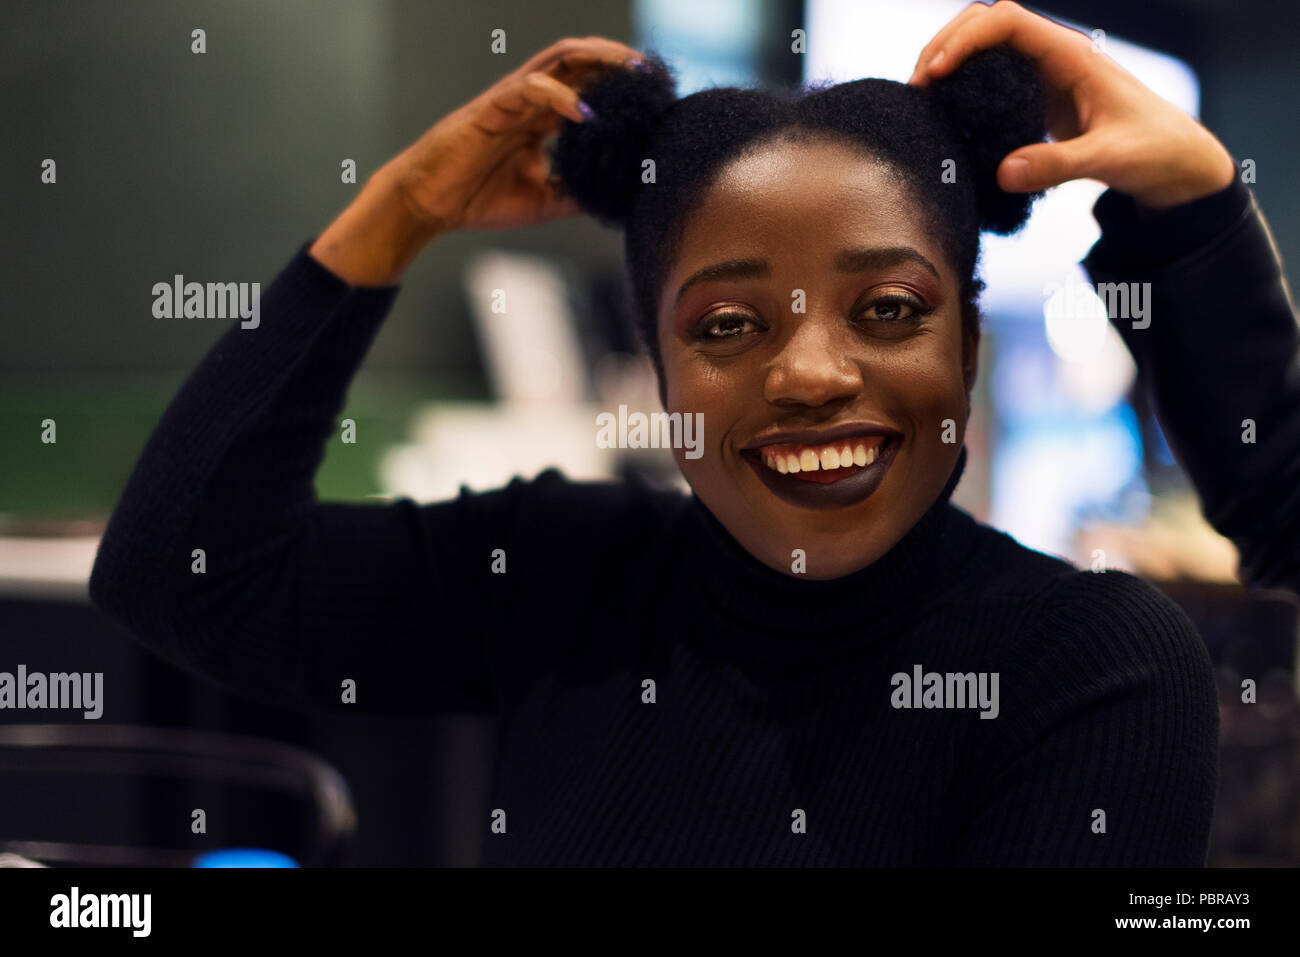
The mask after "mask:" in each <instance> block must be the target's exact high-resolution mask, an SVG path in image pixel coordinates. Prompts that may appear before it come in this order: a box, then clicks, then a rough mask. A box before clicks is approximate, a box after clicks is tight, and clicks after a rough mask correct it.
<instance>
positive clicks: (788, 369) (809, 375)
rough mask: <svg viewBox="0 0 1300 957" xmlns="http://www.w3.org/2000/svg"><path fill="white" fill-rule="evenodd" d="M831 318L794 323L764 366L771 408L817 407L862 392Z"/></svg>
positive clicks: (808, 318) (858, 373)
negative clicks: (782, 342)
mask: <svg viewBox="0 0 1300 957" xmlns="http://www.w3.org/2000/svg"><path fill="white" fill-rule="evenodd" d="M837 325H838V324H837V323H836V321H835V319H834V318H833V317H830V316H827V317H814V316H813V315H812V314H811V313H809V314H808V315H806V316H802V317H800V318H799V320H798V324H797V325H796V326H795V328H794V330H793V332H791V334H790V335H789V337H788V338H787V339H786V341H785V343H784V345H783V346H782V348H781V351H780V352H779V353H778V354H777V355H776V357H775V358H774V359H773V360H772V363H771V365H770V366H769V367H768V370H767V376H766V379H765V380H764V384H763V392H764V396H765V398H766V399H767V401H769V402H771V403H773V404H775V405H806V406H820V405H825V404H826V403H828V402H834V401H835V400H837V399H849V398H852V397H853V396H855V395H857V394H858V393H859V392H860V391H861V390H862V385H863V382H862V373H861V370H860V369H859V368H858V366H857V364H856V363H855V362H853V361H852V359H851V358H850V357H849V353H848V347H849V343H847V342H845V341H844V340H843V338H842V337H841V336H840V335H839V334H838V330H837V328H836V327H837Z"/></svg>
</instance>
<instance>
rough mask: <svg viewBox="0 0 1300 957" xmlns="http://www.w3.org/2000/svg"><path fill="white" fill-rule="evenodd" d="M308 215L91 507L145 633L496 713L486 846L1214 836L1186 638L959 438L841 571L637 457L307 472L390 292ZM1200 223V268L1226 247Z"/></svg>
mask: <svg viewBox="0 0 1300 957" xmlns="http://www.w3.org/2000/svg"><path fill="white" fill-rule="evenodd" d="M1106 195H1107V196H1110V195H1112V194H1106ZM1198 202H1200V203H1202V205H1203V206H1205V201H1198ZM1220 206H1221V207H1222V210H1223V212H1222V215H1223V217H1224V218H1223V220H1222V221H1221V222H1220V223H1219V229H1220V230H1224V229H1227V228H1228V227H1229V225H1233V224H1235V223H1236V220H1235V219H1230V217H1229V213H1230V212H1231V211H1230V210H1229V209H1228V207H1227V206H1226V205H1224V204H1223V203H1222V202H1220ZM1209 207H1213V203H1212V202H1211V203H1209ZM1094 213H1095V214H1096V215H1097V216H1098V219H1099V221H1100V222H1101V223H1102V227H1103V235H1102V239H1101V240H1100V241H1099V243H1098V245H1097V247H1094V251H1093V253H1094V256H1095V257H1096V261H1099V262H1100V261H1102V260H1103V259H1104V261H1105V262H1106V263H1107V269H1108V273H1107V275H1108V276H1120V275H1123V274H1124V270H1125V264H1124V260H1123V257H1119V258H1118V259H1117V258H1115V256H1114V255H1111V250H1112V247H1113V251H1114V252H1116V253H1118V252H1119V251H1121V250H1122V249H1123V248H1124V245H1123V244H1124V239H1125V237H1126V236H1131V235H1133V234H1135V233H1138V232H1140V233H1141V235H1142V236H1143V237H1144V244H1143V246H1142V254H1143V255H1144V256H1147V257H1151V256H1152V255H1158V251H1157V250H1153V248H1152V244H1159V243H1162V244H1163V247H1162V248H1163V250H1164V252H1163V255H1164V257H1165V258H1164V261H1166V262H1173V261H1176V260H1178V259H1179V258H1180V257H1183V256H1185V255H1187V253H1188V252H1189V248H1188V247H1186V246H1185V242H1186V241H1188V233H1187V231H1186V230H1177V229H1175V230H1169V231H1166V232H1165V233H1163V234H1161V233H1160V232H1159V230H1158V228H1154V227H1153V226H1152V223H1149V222H1148V223H1141V224H1139V223H1138V222H1137V220H1136V218H1135V217H1134V215H1133V211H1132V207H1131V203H1128V204H1126V203H1125V198H1123V197H1120V198H1119V199H1118V200H1107V199H1106V196H1103V200H1102V201H1099V203H1098V206H1097V207H1096V208H1095V210H1094ZM1157 225H1158V220H1157ZM1206 228H1209V227H1206ZM1210 234H1211V236H1212V237H1213V236H1215V235H1217V234H1215V233H1213V230H1211V231H1210ZM1194 241H1195V242H1199V243H1201V244H1202V245H1204V244H1205V243H1206V242H1207V240H1206V239H1205V237H1204V236H1199V235H1198V236H1196V237H1194ZM309 246H310V243H307V244H304V245H303V246H302V247H301V248H300V249H299V250H298V252H297V253H296V255H295V256H294V257H293V258H292V260H291V261H290V262H289V263H288V265H287V266H286V267H285V268H284V269H283V270H282V271H281V272H280V274H279V275H278V277H276V278H275V281H274V282H273V283H272V284H270V286H269V287H267V288H266V290H265V292H264V294H263V296H262V301H261V324H260V327H259V328H257V329H255V330H244V329H240V328H239V327H238V325H237V324H235V325H234V326H232V328H231V329H230V330H229V331H228V332H226V333H224V334H223V335H222V336H221V337H220V339H219V340H218V341H217V342H216V343H215V345H214V346H213V347H212V349H211V350H210V351H209V353H208V354H207V356H206V357H205V358H204V359H203V360H202V362H201V363H200V364H199V365H198V367H197V368H196V369H195V370H194V372H193V373H192V374H191V376H190V377H189V378H188V379H187V381H186V383H185V384H184V386H183V387H182V388H181V390H180V392H179V393H178V394H177V396H176V397H175V398H174V399H173V401H172V403H171V404H170V406H169V407H168V408H167V410H166V412H165V413H164V414H163V416H162V418H161V420H160V422H159V424H158V426H157V427H156V429H155V432H154V434H153V436H152V437H151V438H150V440H149V442H148V444H147V446H146V448H145V450H144V452H143V454H142V455H141V458H140V460H139V462H138V463H137V465H136V468H135V471H134V472H133V473H132V476H131V478H130V480H129V482H128V485H127V487H126V490H125V492H124V493H123V496H122V499H121V501H120V502H119V504H118V506H117V508H116V510H115V512H114V514H113V516H112V519H111V521H110V523H109V526H108V530H107V532H106V534H105V536H104V539H103V542H102V544H101V546H100V550H99V554H98V556H97V559H96V562H95V566H94V571H93V573H92V577H91V581H90V591H91V596H92V599H93V600H94V602H95V603H96V604H97V605H98V606H99V607H100V608H101V609H103V610H104V611H105V612H107V613H108V614H110V615H111V616H113V617H114V618H115V619H117V620H118V621H119V622H121V623H123V624H124V625H125V626H126V627H128V628H129V629H130V630H131V631H132V632H133V633H134V634H135V635H136V636H137V637H138V638H139V640H140V641H141V642H143V643H144V644H145V645H146V646H147V647H149V648H151V649H153V650H154V651H156V652H157V653H158V654H159V655H161V656H163V657H164V658H166V659H168V660H170V661H172V662H174V663H176V664H178V665H180V666H181V667H183V668H185V669H187V670H190V671H192V672H195V673H198V674H202V675H206V676H208V677H210V678H212V679H215V680H216V681H218V682H220V683H221V684H222V685H223V686H225V687H227V688H230V689H234V690H236V691H239V692H242V693H244V694H247V695H250V696H253V697H255V698H258V699H260V700H263V701H266V702H269V703H273V704H279V705H283V706H288V707H298V708H304V709H328V710H332V711H335V712H345V713H354V714H362V713H368V714H427V713H440V712H455V711H468V712H481V713H494V714H496V715H498V716H499V719H500V720H499V729H500V731H499V742H498V748H497V753H496V764H495V775H494V782H493V787H492V794H491V801H490V807H489V808H488V809H485V815H484V819H483V828H484V839H483V854H482V863H484V864H485V865H723V866H727V865H776V866H784V865H794V866H800V865H867V866H874V865H920V866H925V865H938V866H954V865H955V866H963V865H965V866H971V865H973V866H980V865H1174V866H1180V865H1182V866H1200V865H1202V864H1203V863H1204V861H1205V856H1206V850H1207V840H1208V834H1209V827H1210V820H1211V816H1212V812H1213V806H1214V793H1215V787H1216V783H1217V769H1218V764H1217V743H1218V742H1217V737H1218V710H1217V704H1216V692H1215V686H1214V681H1213V674H1212V669H1211V664H1210V660H1209V657H1208V654H1207V652H1206V649H1205V647H1204V645H1203V643H1202V641H1201V640H1200V638H1199V636H1198V635H1197V633H1196V631H1195V629H1194V628H1193V626H1192V624H1191V623H1190V622H1189V620H1188V619H1187V617H1186V616H1185V615H1184V614H1183V612H1182V611H1181V610H1180V609H1179V608H1178V607H1177V606H1176V605H1174V604H1173V603H1172V602H1171V601H1170V600H1168V599H1167V598H1165V597H1164V596H1163V595H1161V594H1160V593H1159V592H1157V591H1156V590H1155V589H1153V588H1152V587H1150V586H1149V585H1147V584H1146V583H1144V582H1142V581H1141V580H1139V579H1137V578H1135V577H1133V576H1131V575H1128V574H1125V573H1123V572H1119V571H1114V570H1110V571H1104V572H1093V571H1079V570H1076V569H1075V568H1073V567H1072V566H1070V565H1068V564H1067V563H1065V562H1063V561H1060V560H1058V559H1056V558H1052V557H1049V556H1046V555H1043V554H1040V553H1038V552H1035V551H1032V550H1030V549H1027V548H1025V547H1023V546H1021V545H1020V544H1018V543H1017V542H1016V541H1014V540H1013V539H1012V538H1010V537H1009V536H1007V535H1005V534H1003V533H1001V532H998V531H996V530H994V529H992V528H990V527H988V526H986V525H983V524H981V523H979V522H977V521H976V520H974V519H973V518H972V517H971V516H970V515H969V514H967V513H966V512H964V511H963V510H961V509H960V508H958V507H956V506H954V505H953V504H952V503H951V502H950V495H951V492H952V489H953V488H954V487H955V485H956V483H957V481H958V479H959V478H960V475H961V470H962V468H963V466H964V464H965V457H966V453H965V450H964V449H963V450H962V453H961V457H960V458H959V460H958V464H957V467H956V469H955V470H954V472H953V474H952V476H951V477H950V479H949V482H948V485H947V487H946V488H945V489H944V491H943V493H942V494H941V495H940V496H939V498H938V499H937V500H936V501H935V502H934V504H933V505H932V506H931V508H930V509H929V511H928V512H926V513H925V515H924V516H923V517H922V519H921V520H920V521H919V522H918V523H917V524H916V525H915V526H914V527H913V528H912V529H911V530H910V531H909V532H908V534H907V535H906V536H905V537H904V538H903V539H902V540H901V541H900V542H899V543H898V544H897V545H896V546H895V547H894V548H893V549H891V550H890V551H889V552H888V553H887V554H886V555H885V556H884V557H882V558H881V559H880V560H879V561H877V562H875V563H874V564H872V565H870V566H868V567H866V568H863V569H861V570H860V571H858V572H855V573H853V574H851V575H848V576H845V577H843V578H839V579H833V580H807V579H802V578H799V577H796V576H790V575H785V574H783V573H780V572H777V571H774V570H772V569H771V568H768V567H767V566H766V565H764V564H762V563H761V562H760V561H758V560H757V559H755V558H754V557H753V556H751V555H750V554H749V553H748V552H746V551H745V550H744V549H743V548H742V547H741V546H740V545H739V544H738V543H737V542H736V541H735V540H734V539H733V538H732V537H731V535H730V534H729V533H728V532H727V531H726V529H725V528H724V527H723V526H722V525H721V524H720V523H719V522H718V521H717V519H716V518H715V517H714V516H713V515H712V514H711V513H710V512H709V511H708V509H707V508H706V507H705V506H704V505H703V504H702V503H701V502H700V501H699V499H698V498H696V497H695V496H694V495H687V494H682V493H679V492H671V491H664V490H658V489H653V488H651V487H648V486H646V485H643V484H640V483H637V482H590V483H589V482H575V481H571V480H569V479H567V478H566V477H565V476H564V475H562V474H561V473H559V472H558V471H555V470H548V471H546V472H543V473H542V474H541V475H538V476H536V477H534V478H531V479H524V478H517V479H515V480H514V481H512V482H511V483H509V485H507V486H506V487H504V488H500V489H496V490H492V491H486V492H477V493H476V492H470V491H469V490H467V489H462V492H461V494H460V496H459V497H458V498H456V499H454V500H450V501H445V502H436V503H432V504H417V503H415V502H412V501H410V500H407V499H402V500H398V501H394V502H387V503H381V502H367V503H364V504H362V503H356V504H349V503H322V502H320V501H318V499H317V496H316V494H315V491H314V486H313V479H314V475H315V473H316V470H317V468H318V467H319V465H320V462H321V460H322V457H323V455H324V452H325V448H326V446H327V444H328V443H329V442H331V441H337V440H338V438H337V437H338V434H339V433H338V429H337V417H338V415H339V413H340V412H341V410H342V408H343V405H344V400H345V396H346V392H347V388H348V384H349V382H350V380H351V378H352V376H353V374H354V373H355V371H356V369H357V368H358V366H359V365H360V364H361V362H362V360H363V357H364V356H365V353H366V351H367V349H368V347H369V345H370V343H371V341H372V339H373V337H374V335H375V333H376V331H377V330H378V328H379V326H380V324H381V323H382V321H383V319H384V317H385V316H386V314H387V313H388V311H389V308H390V306H391V304H392V302H393V300H394V297H395V296H396V295H397V293H398V289H397V288H396V287H386V288H357V287H350V286H349V285H348V284H347V283H345V282H344V281H342V280H341V279H339V278H338V277H337V276H335V275H334V274H333V273H331V272H330V271H328V270H327V269H326V268H325V267H323V266H322V265H320V264H319V263H318V262H317V261H316V260H314V259H313V258H312V257H311V256H310V255H309V254H308V253H307V249H308V248H309ZM1215 248H1216V249H1217V250H1218V252H1219V258H1218V259H1216V258H1215V257H1214V255H1213V254H1207V255H1206V256H1204V257H1203V268H1205V269H1206V270H1209V271H1211V272H1213V273H1218V274H1220V275H1233V274H1234V273H1236V272H1237V271H1238V270H1240V269H1241V268H1242V267H1243V266H1244V265H1245V264H1244V263H1241V262H1239V261H1236V260H1234V258H1233V256H1232V255H1231V254H1232V252H1233V250H1234V249H1238V248H1239V247H1234V246H1231V245H1228V244H1224V243H1218V245H1217V246H1216V247H1215ZM1244 254H1245V253H1244V252H1239V253H1238V255H1244ZM1161 281H1162V282H1164V283H1165V286H1166V287H1167V288H1165V289H1164V290H1163V291H1162V290H1157V292H1156V295H1162V294H1163V292H1169V291H1170V290H1174V289H1175V287H1176V286H1177V285H1178V283H1179V282H1180V281H1181V280H1180V279H1179V278H1178V276H1177V275H1176V274H1168V273H1166V274H1164V276H1163V278H1162V280H1161ZM1171 295H1172V292H1171ZM1188 307H1189V308H1200V309H1203V310H1213V309H1217V308H1218V306H1217V304H1216V303H1213V302H1201V303H1189V304H1188ZM593 428H594V426H593ZM195 549H202V550H203V558H204V562H205V571H204V572H203V573H202V574H198V573H195V572H194V570H193V568H194V563H195V561H196V559H195V556H194V550H195ZM497 550H502V551H500V552H498V551H497ZM502 554H504V561H505V567H504V571H502V568H501V561H500V559H501V556H502ZM932 675H933V676H937V681H938V684H937V685H936V683H935V682H936V678H935V677H930V676H932ZM954 676H955V677H954ZM962 676H965V677H962ZM995 680H996V684H995V683H994V681H995ZM967 682H969V683H967ZM981 682H983V683H982V684H981ZM348 688H352V689H354V695H355V697H354V699H352V698H351V696H350V695H349V694H348V691H347V689H348ZM980 690H983V691H984V692H985V696H984V697H983V698H981V697H980V696H979V691H980ZM939 705H943V706H942V707H941V706H939ZM454 784H455V782H448V786H454Z"/></svg>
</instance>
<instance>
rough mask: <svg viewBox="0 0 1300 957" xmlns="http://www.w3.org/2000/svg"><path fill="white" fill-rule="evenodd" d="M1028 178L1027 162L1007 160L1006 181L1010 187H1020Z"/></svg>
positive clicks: (1018, 158)
mask: <svg viewBox="0 0 1300 957" xmlns="http://www.w3.org/2000/svg"><path fill="white" fill-rule="evenodd" d="M1028 178H1029V160H1027V159H1021V158H1020V157H1016V158H1015V159H1009V160H1007V179H1009V180H1010V181H1011V185H1012V186H1021V185H1023V184H1024V183H1025V182H1026V181H1027V180H1028Z"/></svg>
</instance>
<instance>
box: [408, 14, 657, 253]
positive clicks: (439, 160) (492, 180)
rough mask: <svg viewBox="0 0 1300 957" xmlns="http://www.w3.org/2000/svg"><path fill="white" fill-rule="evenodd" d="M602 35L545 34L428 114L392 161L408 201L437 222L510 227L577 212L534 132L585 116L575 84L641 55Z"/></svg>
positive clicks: (443, 225) (436, 224)
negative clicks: (529, 51)
mask: <svg viewBox="0 0 1300 957" xmlns="http://www.w3.org/2000/svg"><path fill="white" fill-rule="evenodd" d="M640 57H641V54H640V53H638V52H637V51H636V50H634V49H632V48H631V47H628V46H624V45H623V44H621V43H617V42H615V41H614V40H606V39H604V38H602V37H583V38H576V37H569V38H567V39H564V40H560V41H558V42H557V43H553V44H552V45H551V46H549V47H547V48H546V49H545V50H542V51H541V52H540V53H538V54H536V55H535V56H533V57H532V58H531V59H530V60H528V61H527V62H526V63H524V64H523V65H522V66H521V67H519V68H518V69H517V70H515V71H514V72H512V73H509V74H507V75H506V76H504V77H502V78H501V79H500V80H498V81H497V82H496V83H494V84H493V85H492V86H491V87H489V88H488V89H487V90H485V91H484V92H483V93H481V94H479V95H478V96H476V97H475V98H474V99H472V100H470V101H469V102H468V103H466V104H465V105H464V106H462V107H460V109H458V110H456V111H455V112H453V113H451V114H450V115H448V116H447V117H445V118H444V119H442V120H440V121H439V122H438V123H436V124H435V125H434V126H433V127H432V128H431V129H430V130H429V131H428V132H427V133H425V134H424V135H423V136H422V137H420V139H418V140H417V141H416V142H414V143H413V144H411V146H409V147H408V148H407V149H405V150H404V151H403V152H402V153H400V154H398V156H396V157H395V158H394V159H393V160H391V161H390V165H391V166H393V167H394V172H395V175H396V182H397V183H398V186H399V188H400V189H401V191H402V193H403V195H404V196H405V197H406V199H407V200H408V202H409V203H410V204H411V206H412V209H413V210H414V211H415V213H416V214H417V215H418V216H420V217H421V218H422V219H424V220H426V221H427V222H428V223H429V224H430V225H432V226H434V227H436V228H437V229H438V230H440V231H446V230H451V229H512V228H516V227H520V226H531V225H535V224H538V223H544V222H549V221H550V220H553V219H557V218H560V217H562V216H571V215H573V214H574V213H576V212H578V208H577V206H576V205H575V204H574V203H573V201H572V200H571V199H569V198H567V197H560V196H558V195H557V193H556V191H555V186H554V183H553V181H552V180H551V179H550V177H549V169H548V162H547V157H546V154H545V152H544V151H543V149H542V140H543V139H544V138H545V137H546V136H547V135H549V134H551V133H553V132H555V130H556V129H557V127H558V126H559V122H560V119H561V117H564V118H567V119H570V120H573V121H574V122H576V123H582V122H585V121H586V119H587V117H586V116H584V114H583V112H582V108H583V105H581V104H580V100H579V99H578V92H577V89H576V88H577V87H579V86H581V83H582V81H583V79H585V78H586V76H587V75H588V74H589V73H591V72H592V71H594V70H597V69H600V68H602V67H610V66H621V65H624V64H628V63H630V62H632V61H635V60H637V59H640Z"/></svg>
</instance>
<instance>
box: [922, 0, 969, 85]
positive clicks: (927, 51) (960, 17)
mask: <svg viewBox="0 0 1300 957" xmlns="http://www.w3.org/2000/svg"><path fill="white" fill-rule="evenodd" d="M988 9H989V4H987V3H983V2H980V0H977V2H975V3H972V4H970V5H968V6H967V7H966V8H965V9H963V10H962V11H961V13H959V14H957V15H956V16H955V17H953V18H952V19H951V20H949V21H948V22H947V23H945V24H944V25H943V26H942V27H940V28H939V32H938V33H936V34H935V35H934V36H933V37H931V38H930V42H929V43H927V44H926V45H925V46H923V47H922V48H921V53H920V55H918V56H917V58H916V66H914V67H913V68H912V78H911V79H910V80H908V81H907V82H908V83H916V81H917V80H918V79H923V71H922V69H921V67H922V66H924V65H926V64H928V63H929V62H930V60H931V59H932V58H933V57H934V55H935V54H936V53H938V52H939V51H940V50H942V49H943V46H944V44H945V43H947V42H948V41H949V40H950V39H951V38H952V36H953V34H954V33H956V32H957V30H958V29H959V28H960V26H961V24H962V23H964V22H966V21H967V20H969V19H970V18H971V17H977V16H979V15H980V14H981V13H985V12H987V11H988Z"/></svg>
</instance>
